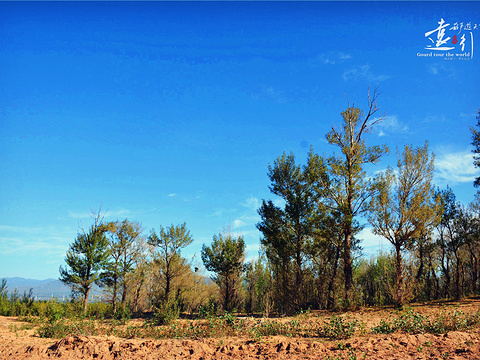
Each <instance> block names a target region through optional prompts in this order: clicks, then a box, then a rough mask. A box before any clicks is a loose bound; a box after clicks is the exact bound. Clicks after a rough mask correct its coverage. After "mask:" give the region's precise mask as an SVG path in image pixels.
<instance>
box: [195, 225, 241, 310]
mask: <svg viewBox="0 0 480 360" xmlns="http://www.w3.org/2000/svg"><path fill="white" fill-rule="evenodd" d="M244 260H245V242H244V240H243V237H242V236H238V237H234V236H233V235H231V234H230V233H224V234H219V235H218V236H217V235H214V236H213V242H212V245H211V247H208V246H206V245H205V244H203V247H202V261H203V264H204V265H205V268H206V269H207V270H208V271H212V272H214V273H215V275H214V276H213V277H212V280H213V281H214V282H215V283H216V284H217V285H218V286H219V288H220V293H221V294H222V298H223V309H224V310H225V311H231V310H232V309H233V308H235V307H236V306H237V305H238V303H239V299H238V291H239V282H240V277H241V274H242V273H243V271H244V270H245V265H244Z"/></svg>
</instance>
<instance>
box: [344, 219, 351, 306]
mask: <svg viewBox="0 0 480 360" xmlns="http://www.w3.org/2000/svg"><path fill="white" fill-rule="evenodd" d="M351 239H352V229H351V226H348V225H347V228H346V229H345V241H344V244H343V272H344V274H345V306H346V307H347V308H349V307H351V306H352V300H353V299H352V286H353V270H352V268H353V267H352V256H351V252H350V250H351V249H350V246H351Z"/></svg>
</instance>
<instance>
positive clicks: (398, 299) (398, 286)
mask: <svg viewBox="0 0 480 360" xmlns="http://www.w3.org/2000/svg"><path fill="white" fill-rule="evenodd" d="M395 259H396V262H395V265H396V269H395V299H394V300H395V303H396V305H397V306H402V305H403V302H404V300H405V299H404V296H403V274H402V273H403V263H402V252H401V248H400V245H395Z"/></svg>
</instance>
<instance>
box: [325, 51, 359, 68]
mask: <svg viewBox="0 0 480 360" xmlns="http://www.w3.org/2000/svg"><path fill="white" fill-rule="evenodd" d="M351 58H352V56H351V55H350V54H345V53H343V52H329V53H326V54H321V55H320V56H319V57H318V59H319V60H320V61H321V62H322V63H323V64H329V65H335V64H336V63H337V62H343V61H345V60H348V59H351Z"/></svg>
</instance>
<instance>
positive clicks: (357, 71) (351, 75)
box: [343, 64, 390, 82]
mask: <svg viewBox="0 0 480 360" xmlns="http://www.w3.org/2000/svg"><path fill="white" fill-rule="evenodd" d="M370 68H371V65H370V64H365V65H362V66H357V67H354V68H352V69H349V70H345V71H344V72H343V80H344V81H348V80H368V81H370V82H380V81H385V80H387V79H389V78H390V76H389V75H384V74H380V75H379V74H374V73H373V72H372V71H371V70H370Z"/></svg>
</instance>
